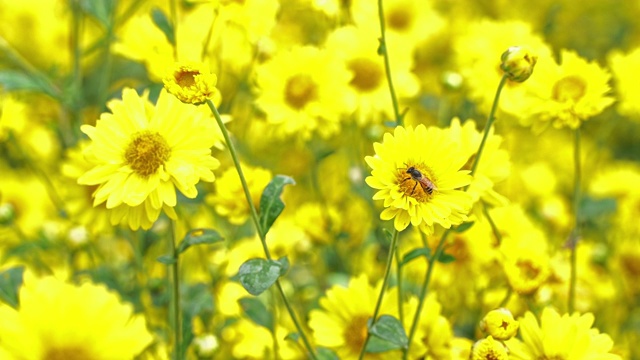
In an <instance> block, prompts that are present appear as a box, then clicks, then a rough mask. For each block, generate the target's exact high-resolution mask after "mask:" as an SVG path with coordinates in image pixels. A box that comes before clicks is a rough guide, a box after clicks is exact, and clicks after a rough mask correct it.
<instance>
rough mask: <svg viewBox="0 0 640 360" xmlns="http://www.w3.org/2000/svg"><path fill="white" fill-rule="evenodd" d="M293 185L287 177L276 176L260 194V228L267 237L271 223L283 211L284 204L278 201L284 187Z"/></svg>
mask: <svg viewBox="0 0 640 360" xmlns="http://www.w3.org/2000/svg"><path fill="white" fill-rule="evenodd" d="M295 183H296V182H295V181H294V180H293V179H292V178H290V177H289V176H285V175H276V177H274V178H273V179H272V180H271V182H270V183H269V185H267V187H266V188H265V189H264V191H263V192H262V197H261V198H260V226H261V228H262V231H263V232H264V235H267V233H268V232H269V229H270V228H271V225H273V222H274V221H276V219H277V218H278V216H279V215H280V213H282V210H284V203H283V202H282V200H281V199H280V195H282V190H283V189H284V186H285V185H287V184H291V185H295Z"/></svg>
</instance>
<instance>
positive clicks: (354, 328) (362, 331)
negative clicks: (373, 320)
mask: <svg viewBox="0 0 640 360" xmlns="http://www.w3.org/2000/svg"><path fill="white" fill-rule="evenodd" d="M367 319H368V317H367V316H364V315H360V316H354V317H353V318H352V319H351V322H350V323H349V324H347V326H346V328H345V329H344V332H343V336H344V339H345V340H346V341H345V342H346V343H347V346H348V347H349V349H351V350H353V351H355V352H359V351H360V349H362V346H363V345H364V341H365V340H366V339H367Z"/></svg>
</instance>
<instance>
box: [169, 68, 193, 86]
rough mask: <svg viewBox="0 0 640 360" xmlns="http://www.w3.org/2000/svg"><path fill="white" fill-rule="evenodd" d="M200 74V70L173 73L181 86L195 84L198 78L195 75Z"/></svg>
mask: <svg viewBox="0 0 640 360" xmlns="http://www.w3.org/2000/svg"><path fill="white" fill-rule="evenodd" d="M197 75H200V72H198V71H178V72H176V73H175V74H173V77H174V78H175V79H176V83H177V84H178V85H179V86H180V87H190V86H193V85H195V83H196V79H195V77H196V76H197Z"/></svg>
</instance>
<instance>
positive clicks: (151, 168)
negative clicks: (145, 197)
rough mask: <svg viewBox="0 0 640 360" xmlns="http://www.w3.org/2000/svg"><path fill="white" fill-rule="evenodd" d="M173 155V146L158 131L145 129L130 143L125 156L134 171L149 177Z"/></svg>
mask: <svg viewBox="0 0 640 360" xmlns="http://www.w3.org/2000/svg"><path fill="white" fill-rule="evenodd" d="M170 156H171V148H170V147H169V144H167V141H166V140H165V139H164V138H163V137H162V136H161V135H160V134H158V133H154V132H150V131H144V132H140V133H138V134H136V135H135V136H134V138H133V140H132V141H131V143H129V146H128V147H127V150H126V151H125V154H124V157H125V159H126V161H127V164H128V165H129V166H131V168H132V169H133V171H134V172H135V173H136V174H138V175H140V176H142V177H147V176H149V175H151V174H154V173H155V172H156V171H157V170H158V168H159V167H160V166H162V165H163V164H164V163H165V162H166V161H167V160H169V157H170Z"/></svg>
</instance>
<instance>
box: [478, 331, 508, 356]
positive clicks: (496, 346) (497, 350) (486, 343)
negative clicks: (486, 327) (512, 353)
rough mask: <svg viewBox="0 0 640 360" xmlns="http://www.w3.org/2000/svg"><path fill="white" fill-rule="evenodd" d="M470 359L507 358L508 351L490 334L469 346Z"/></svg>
mask: <svg viewBox="0 0 640 360" xmlns="http://www.w3.org/2000/svg"><path fill="white" fill-rule="evenodd" d="M469 359H471V360H509V352H508V350H507V348H505V346H504V345H502V343H501V342H499V341H496V340H494V339H493V338H492V337H491V336H487V337H486V338H485V339H481V340H478V341H476V343H475V344H473V347H472V348H471V357H470V358H469Z"/></svg>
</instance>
